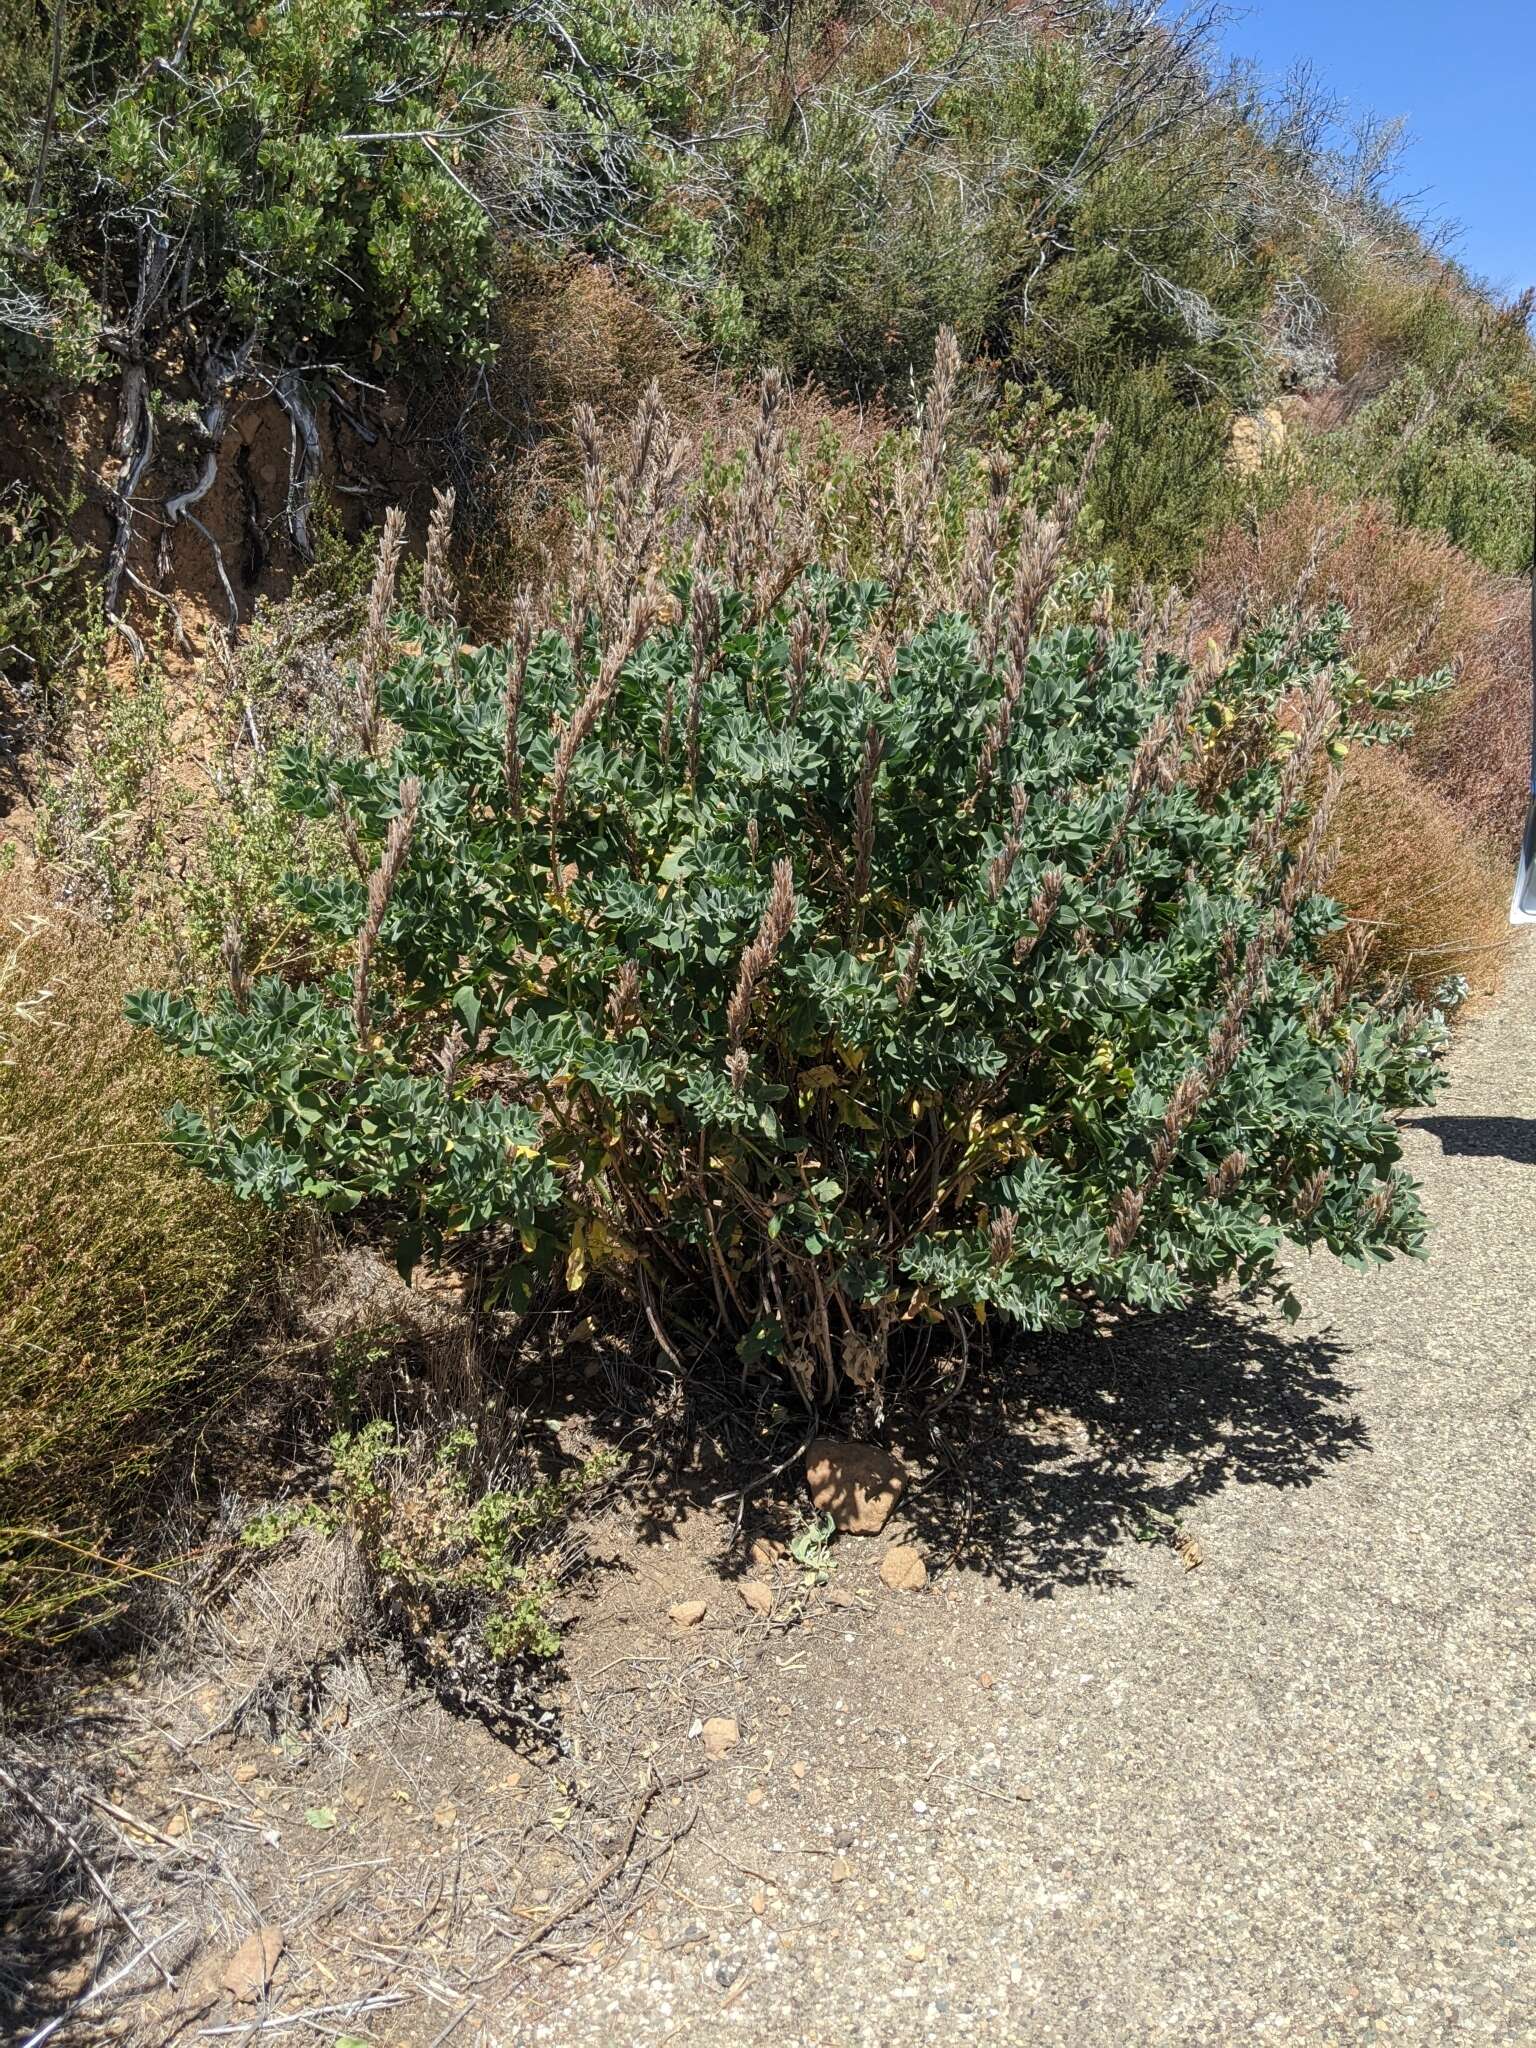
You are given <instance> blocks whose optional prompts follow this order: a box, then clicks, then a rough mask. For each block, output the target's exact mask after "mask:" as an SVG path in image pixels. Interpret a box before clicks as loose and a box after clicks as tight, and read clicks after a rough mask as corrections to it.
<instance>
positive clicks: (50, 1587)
mask: <svg viewBox="0 0 1536 2048" xmlns="http://www.w3.org/2000/svg"><path fill="white" fill-rule="evenodd" d="M134 966H135V963H134V962H133V960H132V959H131V957H130V956H129V955H128V953H127V952H126V950H125V948H124V946H123V944H122V943H121V942H119V941H115V940H113V939H111V938H109V937H108V936H107V935H105V934H104V933H103V932H102V931H101V930H100V929H99V928H95V927H92V926H90V925H89V924H87V923H85V922H84V921H83V920H80V919H76V918H72V917H70V916H68V915H67V914H65V913H63V912H61V911H59V910H58V909H56V908H55V907H54V906H53V905H51V904H50V903H49V902H48V901H47V900H46V898H44V897H43V896H42V895H41V894H39V893H38V892H37V891H36V890H35V889H34V888H33V887H32V886H31V885H30V884H29V883H28V882H27V881H26V880H25V879H24V878H23V877H22V876H21V875H19V874H18V873H16V872H14V871H13V872H10V873H7V874H4V875H0V1502H3V1509H0V1516H3V1520H0V1647H4V1646H5V1645H7V1644H9V1645H11V1646H12V1647H14V1646H16V1645H17V1644H19V1643H27V1642H31V1643H40V1642H43V1643H45V1642H48V1641H51V1640H56V1639H58V1638H59V1637H61V1636H63V1635H65V1634H67V1633H69V1632H70V1631H71V1630H72V1629H74V1628H76V1627H78V1626H80V1625H82V1624H83V1623H84V1622H85V1621H87V1620H90V1619H94V1618H96V1617H98V1616H100V1615H101V1614H102V1613H103V1612H105V1611H107V1610H109V1609H110V1608H111V1607H112V1606H113V1604H114V1601H115V1599H116V1598H117V1597H118V1596H119V1595H121V1594H122V1593H123V1592H124V1591H125V1589H126V1587H127V1585H128V1584H129V1582H130V1581H129V1574H130V1573H131V1571H132V1570H133V1568H134V1567H133V1551H132V1539H133V1533H134V1530H135V1526H136V1525H138V1524H141V1523H142V1522H143V1521H144V1520H145V1519H146V1518H147V1516H148V1515H149V1514H151V1513H152V1512H153V1509H154V1506H155V1500H156V1486H157V1482H158V1480H159V1478H160V1476H161V1474H162V1473H163V1472H164V1470H165V1466H166V1461H167V1459H168V1457H169V1455H170V1454H171V1452H172V1451H173V1450H174V1449H175V1448H176V1447H177V1446H178V1445H184V1444H185V1441H186V1439H187V1436H188V1433H189V1431H192V1430H194V1429H195V1428H196V1427H197V1425H198V1422H199V1420H200V1418H201V1417H202V1416H203V1415H204V1414H205V1413H206V1409H205V1408H204V1407H203V1406H202V1405H201V1404H200V1403H199V1402H198V1401H197V1400H195V1399H194V1398H193V1397H194V1390H196V1389H198V1388H199V1387H201V1386H203V1385H205V1384H206V1383H207V1382H208V1380H209V1378H210V1375H214V1374H217V1373H218V1372H219V1371H220V1370H221V1369H223V1368H225V1367H226V1366H227V1362H228V1355H229V1354H228V1344H229V1339H230V1337H231V1335H232V1333H233V1331H234V1330H235V1329H236V1327H237V1325H238V1324H239V1322H240V1320H241V1318H242V1317H243V1316H244V1314H245V1313H246V1311H247V1309H248V1307H249V1306H250V1304H251V1302H252V1299H253V1296H254V1295H255V1293H256V1292H257V1290H258V1287H259V1285H260V1281H261V1275H262V1272H263V1260H264V1254H265V1252H266V1251H267V1249H268V1238H269V1225H268V1224H267V1222H266V1220H265V1217H264V1213H263V1212H262V1211H260V1210H259V1209H257V1208H256V1207H254V1206H252V1205H246V1204H241V1203H237V1202H235V1201H233V1200H231V1199H230V1198H229V1197H227V1196H226V1195H224V1194H223V1193H222V1192H221V1191H220V1190H218V1189H215V1188H213V1187H211V1186H209V1185H208V1183H207V1182H206V1181H204V1180H203V1179H202V1178H201V1177H200V1176H198V1175H197V1174H195V1173H193V1172H191V1171H190V1170H189V1169H188V1168H186V1167H184V1166H183V1165H182V1164H181V1163H180V1162H179V1161H178V1160H177V1159H176V1157H175V1156H174V1155H173V1153H172V1152H171V1151H170V1149H169V1147H168V1146H167V1145H166V1144H165V1143H164V1142H163V1140H162V1137H161V1133H160V1120H161V1115H162V1112H163V1110H164V1108H165V1106H166V1104H167V1103H168V1102H170V1101H171V1099H172V1098H173V1096H174V1095H175V1094H176V1093H177V1092H178V1090H179V1091H181V1092H185V1087H186V1080H187V1075H186V1071H185V1068H184V1067H178V1066H176V1065H175V1063H173V1062H172V1061H171V1060H170V1059H168V1058H167V1057H166V1056H165V1055H164V1054H162V1053H161V1052H160V1051H159V1050H158V1048H157V1047H156V1046H155V1045H154V1044H153V1043H152V1042H151V1041H150V1040H149V1038H148V1036H147V1035H146V1034H145V1033H143V1032H138V1031H134V1030H132V1029H131V1028H130V1027H129V1025H128V1024H127V1023H126V1022H125V1021H124V1019H123V1017H122V1014H121V1005H122V999H123V995H124V992H125V990H126V989H127V988H128V987H129V986H131V985H132V983H133V981H134V980H135V979H136V978H137V976H136V975H135V973H134Z"/></svg>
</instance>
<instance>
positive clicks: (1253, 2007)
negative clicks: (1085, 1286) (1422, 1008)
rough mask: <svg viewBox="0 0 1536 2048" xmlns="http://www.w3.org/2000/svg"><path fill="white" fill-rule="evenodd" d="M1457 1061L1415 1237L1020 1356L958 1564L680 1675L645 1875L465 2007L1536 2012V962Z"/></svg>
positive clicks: (785, 2014)
mask: <svg viewBox="0 0 1536 2048" xmlns="http://www.w3.org/2000/svg"><path fill="white" fill-rule="evenodd" d="M1453 1074H1454V1078H1453V1082H1452V1085H1451V1087H1450V1089H1449V1090H1448V1091H1447V1093H1446V1095H1445V1097H1444V1098H1443V1100H1442V1102H1441V1104H1440V1105H1439V1106H1438V1107H1437V1108H1436V1110H1435V1111H1434V1112H1433V1113H1431V1114H1428V1115H1425V1116H1422V1117H1420V1118H1418V1119H1417V1120H1416V1127H1415V1128H1414V1129H1413V1130H1412V1131H1411V1132H1410V1134H1409V1141H1408V1151H1409V1159H1410V1162H1411V1164H1412V1165H1413V1167H1414V1169H1415V1170H1416V1172H1417V1173H1418V1174H1419V1175H1420V1176H1421V1177H1422V1180H1423V1182H1424V1187H1425V1195H1426V1201H1427V1205H1428V1208H1429V1210H1430V1212H1431V1215H1432V1218H1433V1220H1434V1223H1435V1225H1436V1234H1435V1237H1434V1241H1433V1249H1432V1255H1431V1257H1430V1259H1429V1260H1428V1261H1427V1262H1425V1263H1422V1264H1420V1263H1407V1262H1405V1263H1399V1264H1397V1265H1394V1266H1392V1267H1390V1268H1387V1269H1385V1270H1383V1271H1381V1272H1378V1273H1376V1274H1373V1275H1370V1276H1367V1277H1362V1276H1360V1275H1358V1274H1354V1273H1350V1272H1346V1271H1343V1270H1341V1269H1340V1268H1338V1267H1336V1266H1334V1265H1333V1264H1332V1263H1331V1262H1329V1261H1327V1260H1324V1259H1318V1260H1313V1261H1311V1262H1308V1263H1307V1264H1306V1265H1305V1266H1304V1267H1303V1268H1302V1269H1301V1270H1300V1271H1299V1272H1298V1275H1297V1282H1298V1287H1299V1290H1300V1292H1301V1295H1302V1298H1303V1301H1304V1303H1305V1313H1304V1315H1303V1318H1302V1320H1301V1322H1300V1323H1299V1324H1298V1325H1296V1326H1295V1327H1293V1328H1286V1327H1285V1326H1284V1325H1283V1324H1281V1323H1279V1322H1275V1323H1272V1324H1268V1325H1265V1324H1255V1323H1252V1322H1245V1321H1244V1320H1242V1319H1241V1318H1228V1317H1225V1316H1210V1315H1207V1316H1205V1317H1203V1318H1192V1319H1188V1320H1186V1321H1184V1322H1182V1323H1176V1324H1172V1325H1169V1324H1158V1325H1156V1326H1149V1327H1148V1329H1147V1330H1146V1331H1145V1332H1137V1333H1134V1334H1133V1335H1131V1336H1128V1337H1126V1338H1125V1339H1123V1340H1121V1339H1117V1340H1115V1341H1114V1343H1113V1344H1110V1345H1105V1344H1102V1343H1101V1344H1100V1345H1099V1346H1098V1347H1097V1349H1096V1351H1094V1352H1093V1353H1092V1354H1090V1353H1089V1352H1088V1351H1086V1350H1083V1351H1077V1352H1074V1351H1072V1350H1070V1349H1069V1350H1067V1351H1064V1352H1063V1354H1062V1355H1061V1357H1060V1358H1058V1359H1056V1360H1055V1361H1054V1362H1053V1363H1051V1364H1048V1365H1047V1366H1046V1367H1044V1368H1043V1370H1042V1380H1041V1388H1040V1394H1041V1399H1042V1401H1043V1406H1044V1409H1045V1412H1046V1414H1047V1417H1048V1418H1049V1416H1050V1415H1051V1413H1052V1412H1053V1408H1052V1403H1053V1402H1054V1403H1055V1410H1054V1412H1055V1413H1056V1414H1057V1416H1058V1424H1057V1434H1056V1436H1055V1438H1054V1439H1053V1438H1052V1437H1051V1435H1050V1431H1049V1428H1047V1431H1046V1434H1045V1436H1044V1438H1042V1437H1041V1435H1040V1434H1039V1433H1038V1432H1035V1433H1033V1434H1031V1435H1030V1436H1028V1437H1027V1438H1020V1439H1017V1440H1013V1441H1009V1442H1006V1443H1004V1442H1000V1444H999V1447H998V1450H997V1454H996V1459H995V1462H994V1464H993V1465H992V1467H991V1468H990V1469H989V1470H988V1471H986V1472H985V1473H984V1474H983V1479H982V1483H981V1485H980V1487H979V1488H978V1493H979V1495H980V1496H981V1498H980V1511H981V1512H982V1513H984V1514H987V1515H990V1516H992V1517H993V1520H994V1523H995V1530H996V1543H995V1554H994V1556H993V1558H992V1560H991V1561H990V1563H989V1564H988V1565H987V1567H986V1568H985V1569H969V1568H967V1569H953V1570H950V1571H948V1572H936V1573H935V1576H934V1579H933V1582H932V1583H931V1585H930V1586H929V1588H928V1589H927V1591H925V1592H923V1593H918V1594H896V1593H886V1592H884V1591H883V1590H882V1589H881V1588H880V1586H879V1584H878V1581H877V1579H876V1577H875V1563H876V1561H877V1546H873V1545H866V1546H865V1554H864V1555H861V1556H860V1557H850V1558H849V1560H848V1562H847V1563H846V1564H840V1567H839V1572H838V1574H837V1576H836V1580H835V1583H836V1584H838V1585H840V1586H841V1587H842V1589H843V1590H842V1592H841V1595H840V1597H841V1598H842V1599H843V1600H844V1601H846V1602H847V1603H848V1604H847V1606H846V1607H845V1608H843V1609H840V1610H834V1611H832V1612H830V1613H828V1614H827V1615H826V1616H825V1618H824V1619H822V1620H821V1621H819V1622H818V1623H817V1625H816V1627H815V1629H814V1631H813V1632H811V1633H810V1634H809V1636H808V1638H807V1639H805V1640H804V1641H803V1642H802V1641H801V1639H800V1638H799V1637H797V1636H789V1637H785V1638H784V1639H783V1646H782V1648H781V1649H779V1651H778V1652H777V1654H776V1655H772V1656H769V1657H766V1658H765V1659H764V1660H763V1662H761V1663H760V1664H759V1665H758V1666H757V1667H756V1668H755V1669H754V1670H753V1671H752V1672H751V1673H750V1674H745V1675H744V1674H743V1673H742V1672H741V1670H740V1669H739V1667H733V1665H732V1664H731V1661H730V1659H729V1658H726V1659H724V1660H723V1661H722V1663H721V1665H720V1667H719V1671H718V1677H717V1679H715V1680H710V1678H709V1676H708V1673H709V1670H710V1668H712V1667H708V1666H706V1667H705V1681H704V1683H705V1688H706V1691H707V1689H708V1685H709V1684H710V1683H715V1684H717V1687H718V1695H719V1696H718V1697H717V1698H713V1697H711V1698H708V1699H705V1700H703V1701H702V1702H701V1701H700V1700H699V1699H698V1698H697V1696H696V1695H695V1696H694V1697H691V1698H690V1700H689V1702H688V1709H689V1711H690V1713H691V1712H693V1711H695V1710H696V1708H697V1707H698V1706H699V1705H700V1704H702V1705H703V1706H704V1707H705V1708H706V1709H709V1708H713V1710H714V1711H718V1712H722V1713H735V1714H736V1715H737V1716H738V1718H739V1721H740V1725H741V1741H740V1743H739V1744H738V1746H737V1747H736V1748H735V1749H734V1750H733V1751H732V1752H731V1754H730V1755H729V1757H728V1758H726V1759H725V1761H723V1762H721V1763H717V1764H715V1765H713V1766H711V1767H710V1769H709V1772H708V1774H707V1776H706V1778H705V1780H704V1781H703V1790H702V1793H700V1794H699V1795H698V1797H699V1812H698V1816H697V1819H696V1821H695V1824H694V1826H693V1828H692V1830H691V1832H690V1833H689V1834H688V1835H687V1837H686V1838H685V1839H684V1840H683V1841H682V1842H681V1843H680V1844H679V1845H678V1848H677V1850H676V1852H675V1854H674V1856H673V1857H672V1859H671V1861H670V1863H669V1864H667V1865H666V1866H665V1871H664V1878H663V1881H662V1882H661V1884H660V1886H659V1888H658V1889H657V1891H656V1892H655V1893H654V1895H653V1897H654V1904H653V1906H652V1907H651V1908H649V1909H648V1910H647V1911H646V1912H645V1913H642V1914H637V1915H636V1916H635V1917H634V1919H633V1921H632V1922H631V1924H630V1925H629V1926H628V1927H627V1928H626V1929H625V1930H624V1932H623V1933H622V1935H621V1936H620V1939H619V1941H618V1944H617V1950H616V1951H615V1948H614V1947H609V1948H608V1949H607V1951H606V1952H605V1953H604V1954H603V1955H602V1956H601V1957H599V1958H595V1959H594V1960H593V1961H592V1962H591V1963H590V1964H586V1965H582V1966H580V1967H578V1968H576V1969H570V1970H565V1971H563V1972H561V1973H559V1975H558V1977H557V1978H555V1979H553V1980H547V1981H546V1982H545V1983H544V1984H543V1985H542V1986H541V1987H538V1988H535V1987H529V1990H530V1992H531V1996H530V1997H529V1999H528V2002H527V2004H526V2005H525V2006H524V2007H523V2010H522V2012H521V2014H520V2015H519V2016H517V2017H514V2016H513V2015H512V2014H510V2013H508V2012H506V2011H505V2010H503V2011H502V2012H501V2013H499V2014H498V2015H497V2017H496V2019H495V2020H494V2021H492V2022H491V2036H492V2037H493V2038H497V2039H500V2040H502V2041H509V2042H515V2043H518V2044H520V2048H521V2044H523V2043H528V2044H532V2043H535V2042H537V2043H541V2044H542V2043H549V2044H558V2048H586V2044H597V2043H603V2044H610V2043H612V2044H617V2043H620V2042H624V2043H636V2044H651V2043H661V2042H667V2043H676V2044H680V2048H688V2044H693V2043H697V2044H700V2048H703V2044H706V2043H709V2044H713V2043H716V2042H731V2041H735V2042H742V2043H758V2042H763V2043H767V2042H773V2043H776V2044H779V2048H906V2044H909V2043H913V2044H915V2043H918V2042H923V2043H933V2044H935V2048H939V2044H948V2043H950V2042H967V2041H975V2042H989V2043H991V2042H999V2043H1004V2042H1005V2043H1010V2044H1011V2043H1021V2044H1022V2043H1030V2044H1034V2043H1042V2044H1046V2043H1048V2044H1052V2048H1058V2044H1059V2048H1079V2044H1080V2048H1125V2044H1130V2043H1143V2042H1148V2043H1151V2042H1157V2043H1161V2042H1168V2043H1178V2044H1181V2048H1182V2044H1191V2048H1192V2044H1199V2043H1207V2042H1247V2041H1271V2040H1287V2041H1292V2040H1295V2041H1308V2042H1346V2041H1347V2042H1354V2041H1359V2040H1373V2041H1374V2040H1390V2041H1396V2042H1413V2043H1439V2042H1453V2041H1454V2042H1459V2041H1463V2040H1466V2041H1484V2042H1499V2043H1536V1826H1533V1823H1536V1804H1533V1796H1532V1784H1533V1773H1532V1766H1533V1761H1536V1758H1533V1751H1532V1739H1533V1735H1536V1709H1533V1686H1536V1599H1533V1595H1536V1575H1533V1558H1536V1542H1533V1529H1536V1499H1533V1476H1536V1455H1533V1453H1536V1394H1533V1372H1532V1355H1533V1349H1536V1345H1533V1339H1536V949H1533V948H1531V947H1530V946H1527V948H1526V950H1525V951H1524V952H1523V954H1522V955H1521V956H1520V959H1519V960H1518V961H1517V963H1516V965H1515V968H1514V971H1513V972H1512V974H1511V977H1510V981H1509V984H1508V987H1507V990H1506V993H1505V996H1504V999H1503V1001H1502V1003H1501V1005H1500V1008H1499V1010H1498V1012H1497V1014H1495V1015H1494V1016H1492V1017H1491V1018H1489V1019H1488V1020H1486V1021H1484V1022H1483V1023H1481V1024H1479V1025H1475V1026H1473V1027H1471V1029H1470V1030H1469V1032H1468V1033H1467V1035H1466V1036H1465V1037H1464V1038H1463V1041H1462V1043H1461V1045H1460V1047H1459V1049H1458V1052H1457V1055H1456V1059H1455V1064H1454V1070H1453ZM1106 1353H1108V1354H1112V1356H1110V1357H1108V1358H1107V1359H1106V1358H1104V1357H1103V1356H1101V1354H1106ZM903 1533H904V1534H905V1535H906V1536H907V1537H908V1538H909V1539H911V1540H916V1541H918V1542H919V1543H920V1544H925V1545H926V1547H927V1548H928V1549H929V1553H930V1555H935V1554H938V1553H939V1546H940V1542H941V1539H942V1534H943V1532H942V1531H941V1530H940V1529H939V1528H937V1527H936V1526H932V1527H926V1528H925V1526H924V1523H923V1519H922V1508H921V1503H920V1502H919V1503H918V1504H916V1505H915V1506H914V1508H913V1510H912V1512H911V1513H910V1514H909V1516H908V1517H907V1520H906V1526H905V1530H904V1532H903ZM1138 1538H1140V1539H1141V1540H1137V1539H1138ZM852 1548H853V1546H852V1545H850V1544H849V1543H846V1542H845V1543H844V1544H842V1545H840V1546H839V1552H840V1555H841V1554H842V1553H844V1552H848V1551H850V1549H852ZM661 1555H662V1562H663V1564H664V1563H665V1552H664V1551H663V1553H662V1554H661ZM683 1590H686V1589H683ZM645 1661H646V1662H648V1663H649V1664H651V1665H655V1664H657V1663H658V1662H660V1661H661V1660H660V1659H658V1658H657V1657H655V1656H652V1657H650V1658H649V1659H648V1660H645ZM765 1672H766V1674H767V1675H766V1676H765ZM648 1682H650V1681H648ZM655 1683H656V1684H657V1685H658V1686H659V1685H660V1684H661V1683H662V1681H661V1680H659V1679H658V1680H656V1681H655ZM676 1733H677V1737H678V1740H679V1744H680V1745H685V1735H684V1731H683V1729H682V1728H681V1726H679V1728H678V1730H677V1731H676ZM697 1748H698V1745H697V1744H695V1745H694V1750H695V1753H697ZM679 1797H680V1798H681V1797H682V1795H679Z"/></svg>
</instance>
